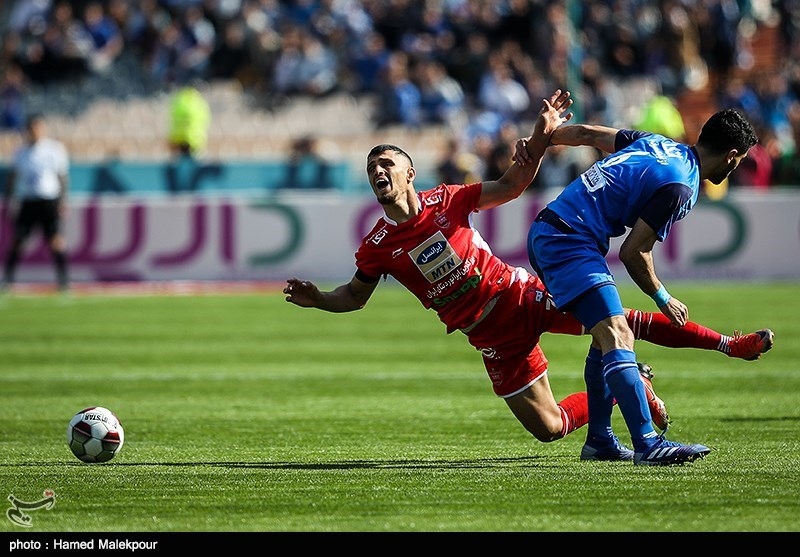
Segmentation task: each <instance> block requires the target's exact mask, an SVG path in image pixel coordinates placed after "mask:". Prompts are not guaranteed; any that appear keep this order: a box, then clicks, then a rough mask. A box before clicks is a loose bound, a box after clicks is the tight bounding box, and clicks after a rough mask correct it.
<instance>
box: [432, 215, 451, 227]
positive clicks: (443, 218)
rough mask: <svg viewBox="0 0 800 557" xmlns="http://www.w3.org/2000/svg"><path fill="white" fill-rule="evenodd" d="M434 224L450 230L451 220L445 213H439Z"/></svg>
mask: <svg viewBox="0 0 800 557" xmlns="http://www.w3.org/2000/svg"><path fill="white" fill-rule="evenodd" d="M433 222H435V223H436V226H438V227H439V228H450V220H449V219H448V218H447V215H446V214H444V213H438V214H437V215H436V217H435V218H434V219H433Z"/></svg>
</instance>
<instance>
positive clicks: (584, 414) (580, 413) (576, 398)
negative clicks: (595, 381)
mask: <svg viewBox="0 0 800 557" xmlns="http://www.w3.org/2000/svg"><path fill="white" fill-rule="evenodd" d="M558 408H559V409H560V410H561V424H562V425H561V437H562V438H563V437H566V436H567V435H568V434H570V433H572V432H573V431H575V430H576V429H578V428H579V427H583V426H585V425H586V424H587V423H589V397H588V396H587V395H586V391H581V392H579V393H572V394H571V395H569V396H568V397H567V398H565V399H564V400H562V401H561V402H559V403H558Z"/></svg>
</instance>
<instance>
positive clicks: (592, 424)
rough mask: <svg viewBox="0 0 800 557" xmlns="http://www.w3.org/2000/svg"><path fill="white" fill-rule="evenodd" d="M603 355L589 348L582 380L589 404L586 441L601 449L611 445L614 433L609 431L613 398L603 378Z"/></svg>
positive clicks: (595, 349)
mask: <svg viewBox="0 0 800 557" xmlns="http://www.w3.org/2000/svg"><path fill="white" fill-rule="evenodd" d="M602 357H603V353H602V352H601V351H600V350H599V349H597V348H589V354H588V355H587V356H586V367H584V369H583V379H584V381H585V382H586V394H587V400H588V402H589V424H588V426H587V429H588V431H587V433H586V441H587V442H588V443H589V445H591V446H592V447H602V446H603V445H606V444H608V443H611V442H612V441H613V438H614V433H613V431H612V430H611V412H612V411H613V409H614V398H613V397H612V396H611V390H610V389H609V388H608V385H607V384H606V380H605V379H604V378H603V359H602Z"/></svg>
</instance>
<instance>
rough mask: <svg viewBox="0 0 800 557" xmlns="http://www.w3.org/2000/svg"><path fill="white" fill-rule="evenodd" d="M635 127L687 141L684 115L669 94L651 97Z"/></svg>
mask: <svg viewBox="0 0 800 557" xmlns="http://www.w3.org/2000/svg"><path fill="white" fill-rule="evenodd" d="M634 127H635V128H636V129H638V130H642V131H646V132H653V133H658V134H661V135H663V136H666V137H669V138H670V139H674V140H675V141H681V142H684V141H686V128H685V127H684V124H683V116H682V115H681V112H680V110H678V107H677V106H676V105H675V101H674V100H673V99H672V98H670V97H668V96H667V95H655V96H653V97H651V98H650V99H649V100H648V101H647V104H645V106H644V109H643V111H642V116H641V118H640V119H639V121H638V122H637V123H636V125H635V126H634Z"/></svg>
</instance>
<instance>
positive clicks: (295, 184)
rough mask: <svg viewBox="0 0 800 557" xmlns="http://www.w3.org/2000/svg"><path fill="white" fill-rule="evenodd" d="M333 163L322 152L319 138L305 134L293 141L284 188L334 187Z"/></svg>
mask: <svg viewBox="0 0 800 557" xmlns="http://www.w3.org/2000/svg"><path fill="white" fill-rule="evenodd" d="M334 187H336V184H334V183H333V179H332V176H331V163H330V161H328V160H327V159H326V158H325V157H324V156H323V155H322V154H321V153H320V149H319V140H318V139H317V138H315V137H311V136H304V137H301V138H299V139H296V140H295V141H294V142H293V143H292V151H291V153H290V154H289V160H288V161H287V168H286V182H285V183H284V185H283V188H284V189H333V188H334Z"/></svg>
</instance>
